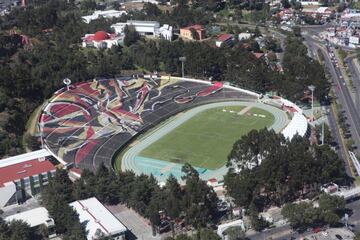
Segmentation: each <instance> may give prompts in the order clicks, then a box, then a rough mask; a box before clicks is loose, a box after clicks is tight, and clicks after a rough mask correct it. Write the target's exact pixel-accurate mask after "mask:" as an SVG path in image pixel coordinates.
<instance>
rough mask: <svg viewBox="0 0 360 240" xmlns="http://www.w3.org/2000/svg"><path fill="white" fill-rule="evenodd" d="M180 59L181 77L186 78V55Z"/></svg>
mask: <svg viewBox="0 0 360 240" xmlns="http://www.w3.org/2000/svg"><path fill="white" fill-rule="evenodd" d="M179 61H181V77H182V78H184V75H185V71H184V62H186V57H179Z"/></svg>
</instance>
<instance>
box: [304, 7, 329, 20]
mask: <svg viewBox="0 0 360 240" xmlns="http://www.w3.org/2000/svg"><path fill="white" fill-rule="evenodd" d="M302 12H303V13H304V14H305V15H310V16H311V17H313V18H317V17H318V16H320V17H321V18H322V19H326V18H329V17H330V16H331V14H332V13H333V11H332V10H331V9H330V8H328V7H318V8H304V9H303V10H302Z"/></svg>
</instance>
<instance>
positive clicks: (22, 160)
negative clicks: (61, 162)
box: [0, 149, 56, 208]
mask: <svg viewBox="0 0 360 240" xmlns="http://www.w3.org/2000/svg"><path fill="white" fill-rule="evenodd" d="M50 156H51V155H50V153H49V152H48V151H47V150H44V149H42V150H38V151H34V152H30V153H25V154H21V155H18V156H14V157H10V158H7V159H3V160H0V208H3V207H6V206H10V205H13V204H17V203H21V202H24V201H25V200H26V198H27V197H28V196H32V195H36V194H37V193H38V192H39V191H40V188H41V187H42V186H43V185H46V184H47V182H48V179H49V176H52V175H54V173H55V171H56V169H55V166H54V165H53V164H52V163H51V162H50V161H49V160H48V158H50Z"/></svg>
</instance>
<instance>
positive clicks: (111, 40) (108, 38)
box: [82, 31, 124, 48]
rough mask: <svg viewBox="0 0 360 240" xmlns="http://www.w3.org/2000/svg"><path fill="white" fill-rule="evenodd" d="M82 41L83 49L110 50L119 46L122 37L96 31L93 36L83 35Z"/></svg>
mask: <svg viewBox="0 0 360 240" xmlns="http://www.w3.org/2000/svg"><path fill="white" fill-rule="evenodd" d="M82 40H83V42H82V46H83V47H95V48H111V47H112V46H118V45H120V44H121V43H122V42H123V40H124V36H121V35H117V34H110V33H107V32H104V31H98V32H96V33H95V34H85V37H83V38H82Z"/></svg>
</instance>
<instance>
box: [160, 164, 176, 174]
mask: <svg viewBox="0 0 360 240" xmlns="http://www.w3.org/2000/svg"><path fill="white" fill-rule="evenodd" d="M175 165H176V163H171V164H169V165H166V166H165V167H164V168H163V169H160V173H161V174H164V173H166V172H168V171H170V170H171V169H172V168H173V167H174V166H175Z"/></svg>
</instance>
